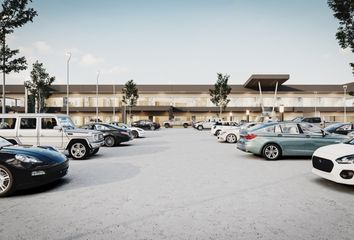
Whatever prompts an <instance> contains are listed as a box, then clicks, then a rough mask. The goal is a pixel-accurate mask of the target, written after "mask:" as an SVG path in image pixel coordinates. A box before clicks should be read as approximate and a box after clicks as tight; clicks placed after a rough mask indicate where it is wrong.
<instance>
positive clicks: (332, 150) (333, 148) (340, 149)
mask: <svg viewBox="0 0 354 240" xmlns="http://www.w3.org/2000/svg"><path fill="white" fill-rule="evenodd" d="M314 155H316V156H319V157H323V158H331V159H337V158H339V157H343V156H347V155H354V145H351V144H345V143H338V144H331V145H327V146H324V147H321V148H319V149H317V150H316V151H315V152H314Z"/></svg>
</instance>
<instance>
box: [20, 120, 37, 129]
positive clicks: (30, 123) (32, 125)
mask: <svg viewBox="0 0 354 240" xmlns="http://www.w3.org/2000/svg"><path fill="white" fill-rule="evenodd" d="M20 128H21V129H36V128H37V119H36V118H21V122H20Z"/></svg>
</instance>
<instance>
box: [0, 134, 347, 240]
mask: <svg viewBox="0 0 354 240" xmlns="http://www.w3.org/2000/svg"><path fill="white" fill-rule="evenodd" d="M353 199H354V187H348V186H342V185H339V184H335V183H332V182H329V181H326V180H323V179H319V178H318V177H316V176H314V175H313V174H312V173H311V162H310V160H309V159H300V160H299V159H285V160H281V161H274V162H268V161H265V160H263V159H261V158H258V157H255V156H253V155H250V154H246V153H243V152H241V151H238V150H237V149H236V147H235V145H232V144H222V143H218V142H216V140H215V138H214V137H212V136H210V134H209V132H206V131H205V132H199V131H197V130H194V129H190V128H189V129H161V130H160V131H156V132H148V134H147V138H145V139H135V140H134V141H132V142H131V143H130V144H127V145H123V146H120V147H115V148H103V149H102V151H101V150H100V152H99V154H98V155H97V156H96V157H94V158H92V159H89V160H85V161H71V163H70V173H69V174H68V176H67V177H65V178H64V179H63V180H61V181H59V182H57V183H55V184H51V185H50V186H47V187H44V188H43V187H42V188H39V189H35V190H30V191H23V192H20V193H18V194H16V195H15V196H13V197H10V198H4V199H0V239H2V240H5V239H6V240H7V239H26V240H28V239H36V240H38V239H129V240H131V239H350V238H352V237H353V235H354V228H353V222H354V214H353V213H354V201H353Z"/></svg>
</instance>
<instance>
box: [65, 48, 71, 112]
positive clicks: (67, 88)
mask: <svg viewBox="0 0 354 240" xmlns="http://www.w3.org/2000/svg"><path fill="white" fill-rule="evenodd" d="M66 55H67V56H68V60H67V61H66V115H69V62H70V59H71V53H70V52H68V53H66Z"/></svg>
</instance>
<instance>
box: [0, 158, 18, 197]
mask: <svg viewBox="0 0 354 240" xmlns="http://www.w3.org/2000/svg"><path fill="white" fill-rule="evenodd" d="M0 185H1V186H2V187H1V188H0V197H6V196H8V195H10V194H11V193H12V192H13V191H14V190H15V187H14V186H15V184H14V177H13V175H12V173H11V171H10V170H9V169H8V168H7V167H5V166H3V165H0ZM3 187H5V188H4V189H3Z"/></svg>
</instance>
